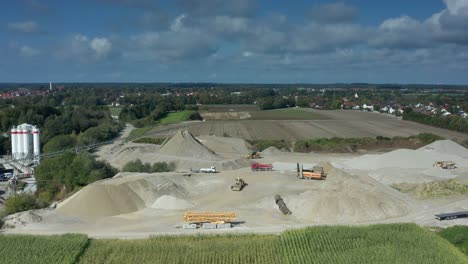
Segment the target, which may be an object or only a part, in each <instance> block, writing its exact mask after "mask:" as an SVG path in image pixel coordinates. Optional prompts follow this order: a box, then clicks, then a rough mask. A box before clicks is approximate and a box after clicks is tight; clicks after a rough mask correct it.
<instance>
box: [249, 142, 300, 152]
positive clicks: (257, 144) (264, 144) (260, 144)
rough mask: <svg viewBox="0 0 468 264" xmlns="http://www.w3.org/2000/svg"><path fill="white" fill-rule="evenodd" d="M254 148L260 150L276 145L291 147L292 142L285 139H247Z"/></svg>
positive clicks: (278, 146) (281, 147)
mask: <svg viewBox="0 0 468 264" xmlns="http://www.w3.org/2000/svg"><path fill="white" fill-rule="evenodd" d="M247 142H249V143H250V144H251V145H252V146H253V148H254V149H256V150H258V151H264V150H265V149H267V148H269V147H276V148H277V149H279V150H281V149H287V150H289V149H290V147H291V146H290V143H288V142H286V141H284V140H247Z"/></svg>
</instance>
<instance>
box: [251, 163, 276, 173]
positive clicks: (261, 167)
mask: <svg viewBox="0 0 468 264" xmlns="http://www.w3.org/2000/svg"><path fill="white" fill-rule="evenodd" d="M250 169H252V171H271V170H273V165H272V164H261V163H258V162H254V163H252V164H251V165H250Z"/></svg>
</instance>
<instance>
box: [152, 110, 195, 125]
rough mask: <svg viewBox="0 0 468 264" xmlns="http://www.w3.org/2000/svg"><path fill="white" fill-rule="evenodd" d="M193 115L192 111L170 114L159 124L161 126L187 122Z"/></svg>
mask: <svg viewBox="0 0 468 264" xmlns="http://www.w3.org/2000/svg"><path fill="white" fill-rule="evenodd" d="M191 115H192V111H189V110H185V111H180V112H171V113H168V114H167V115H166V116H165V117H163V118H161V119H160V120H159V122H160V123H161V124H173V123H178V122H182V121H186V120H188V119H189V117H190V116H191Z"/></svg>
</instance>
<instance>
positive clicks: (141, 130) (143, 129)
mask: <svg viewBox="0 0 468 264" xmlns="http://www.w3.org/2000/svg"><path fill="white" fill-rule="evenodd" d="M152 128H153V127H152V126H145V127H141V128H135V129H133V130H132V131H131V132H130V134H129V135H128V137H127V141H132V140H134V139H137V138H140V137H142V136H143V135H144V134H145V133H146V132H148V131H150V130H151V129H152Z"/></svg>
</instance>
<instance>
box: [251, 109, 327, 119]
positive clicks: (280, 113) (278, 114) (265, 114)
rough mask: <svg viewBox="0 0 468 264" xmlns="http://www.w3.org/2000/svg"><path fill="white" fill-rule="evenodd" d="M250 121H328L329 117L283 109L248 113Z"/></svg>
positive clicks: (310, 112)
mask: <svg viewBox="0 0 468 264" xmlns="http://www.w3.org/2000/svg"><path fill="white" fill-rule="evenodd" d="M250 115H251V118H249V119H251V120H328V119H330V118H329V117H327V116H325V115H322V114H320V113H318V112H317V111H315V112H312V111H308V110H306V109H303V108H285V109H274V110H260V111H252V112H250Z"/></svg>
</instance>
